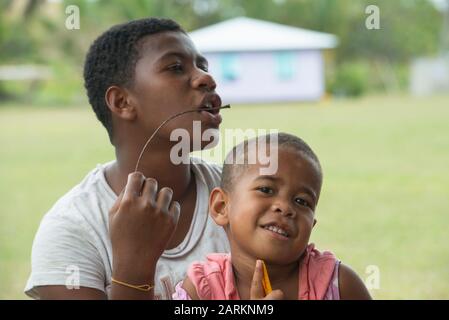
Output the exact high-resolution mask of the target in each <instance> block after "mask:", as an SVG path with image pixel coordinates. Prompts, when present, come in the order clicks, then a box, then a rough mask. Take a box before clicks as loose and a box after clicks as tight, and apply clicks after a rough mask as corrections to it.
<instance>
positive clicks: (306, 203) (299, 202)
mask: <svg viewBox="0 0 449 320" xmlns="http://www.w3.org/2000/svg"><path fill="white" fill-rule="evenodd" d="M295 202H296V203H297V204H299V205H300V206H304V207H309V208H310V204H309V202H308V201H307V200H304V199H302V198H296V199H295Z"/></svg>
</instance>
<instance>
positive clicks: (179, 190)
mask: <svg viewBox="0 0 449 320" xmlns="http://www.w3.org/2000/svg"><path fill="white" fill-rule="evenodd" d="M84 80H85V87H86V91H87V96H88V98H89V102H90V104H91V106H92V109H93V111H94V113H95V115H96V116H97V118H98V120H99V121H100V122H101V124H102V125H103V126H104V127H105V129H106V131H107V133H108V136H109V140H110V142H111V144H112V146H113V148H114V151H115V156H116V159H114V160H113V161H111V162H109V163H105V164H100V165H98V166H97V167H96V168H94V169H93V170H92V171H91V172H89V173H88V174H87V176H86V177H85V178H84V179H83V181H81V182H80V183H79V184H78V185H76V186H75V187H74V188H73V189H72V190H70V191H69V192H68V193H67V194H66V195H64V196H63V197H62V198H61V199H60V200H59V201H58V202H57V203H56V204H55V205H54V206H53V207H52V208H51V210H50V211H49V212H48V213H47V214H46V215H45V217H44V218H43V220H42V222H41V225H40V227H39V230H38V232H37V234H36V237H35V239H34V243H33V250H32V270H31V275H30V277H29V279H28V283H27V285H26V288H25V292H26V294H28V295H29V296H30V297H33V298H40V299H170V298H171V295H172V294H173V292H174V287H175V284H176V283H177V282H179V281H181V280H182V279H183V278H184V276H185V271H186V269H187V267H188V265H189V264H190V263H191V262H192V261H194V260H198V259H203V258H204V256H205V254H206V253H208V252H216V251H218V252H227V250H228V241H227V239H226V235H225V233H224V231H223V230H222V229H221V228H220V227H218V226H217V225H216V224H215V223H214V221H212V219H210V217H209V216H208V211H207V205H208V199H209V194H210V192H211V190H212V189H213V188H214V187H216V186H218V185H219V183H220V176H221V168H220V167H219V166H216V165H213V164H209V163H206V162H204V161H201V160H199V159H195V158H193V159H190V157H189V154H187V155H184V156H186V160H187V161H185V162H182V163H180V164H179V163H175V162H174V161H172V159H171V158H170V151H171V150H172V148H173V146H174V145H175V144H176V142H175V141H172V140H171V139H170V137H171V133H172V132H173V130H175V129H178V128H182V129H184V130H186V131H187V132H189V137H190V139H191V141H190V144H191V145H193V146H196V145H197V143H194V141H193V134H192V132H193V128H194V125H193V123H194V121H200V122H201V130H202V132H201V133H203V131H204V130H206V129H212V130H217V129H218V127H219V125H220V122H221V116H220V114H219V110H218V109H215V110H204V109H207V108H210V106H213V107H220V106H221V99H220V97H219V96H218V94H217V93H216V92H215V88H216V83H215V81H214V79H213V78H212V76H211V75H210V74H209V73H208V65H207V60H206V59H205V58H204V57H203V56H202V55H201V54H200V53H199V52H198V51H197V49H196V48H195V45H194V44H193V42H192V41H191V40H190V38H189V36H188V35H187V33H186V32H185V31H184V30H183V29H182V28H181V27H180V26H179V25H178V24H177V23H176V22H174V21H172V20H169V19H158V18H146V19H141V20H135V21H130V22H127V23H124V24H120V25H116V26H113V27H112V28H110V29H109V30H107V31H105V32H104V33H103V34H102V35H100V36H99V37H98V38H97V39H96V40H95V41H94V42H93V44H92V45H91V47H90V49H89V52H88V53H87V55H86V61H85V65H84ZM192 109H195V110H196V109H197V110H198V112H193V113H187V114H185V115H183V116H182V117H179V118H176V119H174V120H173V121H170V122H168V123H167V125H166V126H164V127H163V128H162V129H161V130H159V131H158V132H157V134H156V135H155V136H154V139H153V140H152V141H151V144H150V145H149V147H148V149H147V151H146V152H145V154H144V155H143V157H142V158H141V160H140V162H139V167H138V171H139V172H134V170H135V167H136V163H137V160H138V157H139V154H140V152H141V150H142V147H143V146H144V145H145V143H146V141H147V139H148V138H149V137H150V136H151V135H152V134H153V132H155V130H156V128H158V127H159V125H160V124H161V123H162V122H163V121H164V120H166V119H167V118H169V117H171V116H173V115H175V114H177V113H180V112H183V111H186V110H192ZM79 143H80V144H81V143H85V142H84V141H79ZM87 143H89V142H88V141H87ZM201 143H202V144H201V146H199V147H198V148H204V147H205V145H207V144H209V142H208V141H205V142H203V141H201ZM130 173H131V174H130ZM43 184H44V182H43ZM72 289H74V290H72Z"/></svg>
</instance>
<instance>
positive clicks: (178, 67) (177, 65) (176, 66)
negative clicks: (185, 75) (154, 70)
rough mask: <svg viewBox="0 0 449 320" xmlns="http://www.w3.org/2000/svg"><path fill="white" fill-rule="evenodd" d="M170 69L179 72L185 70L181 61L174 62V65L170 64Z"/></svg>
mask: <svg viewBox="0 0 449 320" xmlns="http://www.w3.org/2000/svg"><path fill="white" fill-rule="evenodd" d="M168 69H169V70H171V71H177V72H179V71H182V70H183V68H182V64H180V63H175V64H172V65H170V66H169V67H168Z"/></svg>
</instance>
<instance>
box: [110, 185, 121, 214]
mask: <svg viewBox="0 0 449 320" xmlns="http://www.w3.org/2000/svg"><path fill="white" fill-rule="evenodd" d="M124 194H125V189H123V190H122V192H120V194H119V195H118V197H117V200H115V202H114V205H113V206H112V208H111V209H110V210H109V213H110V214H111V215H112V214H114V213H116V212H117V210H118V208H120V202H122V199H123V195H124Z"/></svg>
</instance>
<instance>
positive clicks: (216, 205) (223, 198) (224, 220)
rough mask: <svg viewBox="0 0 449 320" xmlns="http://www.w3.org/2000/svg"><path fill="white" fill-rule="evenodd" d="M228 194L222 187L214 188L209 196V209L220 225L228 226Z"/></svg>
mask: <svg viewBox="0 0 449 320" xmlns="http://www.w3.org/2000/svg"><path fill="white" fill-rule="evenodd" d="M227 206H228V194H227V193H226V192H225V191H224V190H223V189H221V188H214V189H213V190H212V191H211V193H210V196H209V211H210V215H211V217H212V219H214V221H215V223H216V224H217V225H219V226H222V227H224V226H226V225H227V224H228V223H229V218H228V211H227V209H228V208H227Z"/></svg>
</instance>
